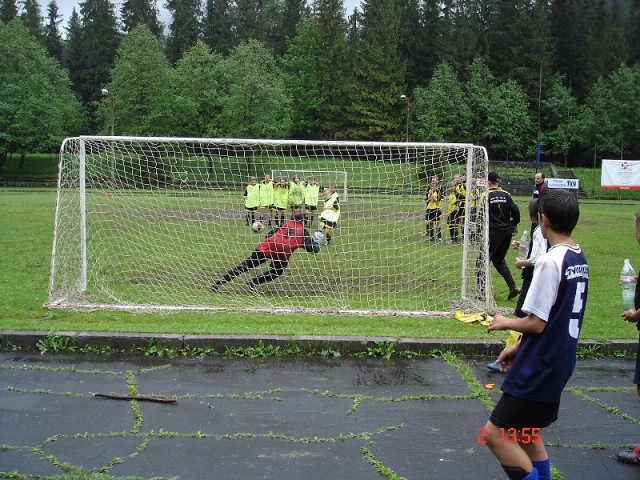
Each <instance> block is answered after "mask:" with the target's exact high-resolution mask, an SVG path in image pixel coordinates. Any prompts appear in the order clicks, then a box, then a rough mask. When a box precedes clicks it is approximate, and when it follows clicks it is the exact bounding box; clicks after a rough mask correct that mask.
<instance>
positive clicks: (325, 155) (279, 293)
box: [45, 136, 495, 316]
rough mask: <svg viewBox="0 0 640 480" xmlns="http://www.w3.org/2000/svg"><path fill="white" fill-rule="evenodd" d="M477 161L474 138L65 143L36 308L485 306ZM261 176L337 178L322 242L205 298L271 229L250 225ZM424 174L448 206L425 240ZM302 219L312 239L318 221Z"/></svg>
mask: <svg viewBox="0 0 640 480" xmlns="http://www.w3.org/2000/svg"><path fill="white" fill-rule="evenodd" d="M487 169H488V158H487V153H486V150H485V149H484V148H482V147H479V146H475V145H472V144H444V143H406V142H346V141H345V142H331V141H327V142H323V141H303V140H254V139H197V138H164V137H158V138H148V137H111V136H81V137H74V138H68V139H66V140H65V141H64V142H63V144H62V146H61V150H60V162H59V173H58V191H57V202H56V215H55V224H54V241H53V252H52V260H51V275H50V280H49V294H48V300H47V302H46V304H45V306H47V307H50V308H67V309H79V310H82V309H110V310H127V311H160V310H227V311H259V312H311V313H323V314H327V313H332V314H366V315H390V316H391V315H421V316H442V315H450V314H451V313H452V312H453V311H455V310H456V309H474V310H476V311H481V310H486V309H488V308H490V307H492V306H494V305H495V304H494V302H493V295H492V291H491V276H490V270H489V262H488V258H487V255H486V251H487V239H488V225H487V221H486V218H481V217H484V216H486V213H483V212H484V209H480V208H479V207H480V206H479V205H478V201H480V199H481V198H484V197H483V196H481V193H482V191H485V190H486V177H487V173H488V172H487ZM265 172H267V173H268V172H270V173H271V175H272V177H273V178H274V180H275V179H276V177H277V176H287V177H292V176H293V175H294V174H297V175H299V176H300V177H301V180H302V181H303V182H306V180H307V179H308V177H310V176H314V177H316V180H317V182H318V183H319V184H320V185H322V186H326V184H328V183H335V184H336V185H337V186H338V189H337V193H338V198H339V205H340V218H339V220H338V222H337V225H336V226H335V229H334V231H333V236H332V239H331V243H330V244H327V243H326V238H325V239H323V240H322V242H321V247H320V251H319V252H318V253H307V252H306V251H305V250H304V249H303V248H300V249H299V250H297V251H296V252H294V253H293V255H292V256H291V259H290V262H289V264H288V266H287V268H286V269H285V270H284V273H283V274H282V275H280V276H279V277H277V278H276V279H275V280H274V281H270V282H267V283H264V284H261V285H259V286H258V288H256V289H252V288H248V286H247V282H248V281H249V280H250V279H252V278H253V277H255V276H257V275H261V274H263V273H265V272H266V271H267V270H268V269H269V262H266V263H264V264H262V265H259V266H257V267H256V268H253V269H251V270H249V271H248V272H244V273H242V275H239V276H238V277H237V278H234V279H233V281H230V282H228V283H225V284H224V285H221V286H220V287H219V288H217V289H216V288H214V291H212V289H211V286H212V284H213V283H214V282H215V281H216V280H217V279H220V278H222V276H223V275H224V274H225V272H227V271H228V270H230V269H232V268H233V267H236V266H237V265H239V264H240V263H241V262H242V261H243V260H245V259H247V258H248V257H250V256H251V255H252V252H253V251H254V250H255V249H256V246H257V245H258V244H259V243H260V242H261V241H262V240H263V239H264V237H265V235H266V234H267V232H268V231H269V230H271V228H272V227H269V226H267V228H266V229H265V231H263V232H261V233H255V232H254V231H253V230H252V229H251V228H250V226H248V225H247V223H251V222H250V220H251V216H250V215H251V211H249V215H248V214H247V209H246V208H245V200H246V199H247V198H248V197H245V189H246V188H247V185H248V184H249V179H250V177H253V176H255V177H257V179H258V182H260V181H261V180H262V177H263V176H264V174H265ZM464 175H466V181H465V180H464ZM432 178H437V181H438V184H439V188H438V195H439V196H440V198H441V199H442V202H443V204H442V206H443V212H442V214H441V215H439V216H437V220H435V221H432V222H430V224H431V226H432V227H433V228H435V229H436V230H437V232H439V235H437V234H434V235H432V238H429V235H428V232H429V230H428V229H427V225H428V222H427V221H426V213H425V205H426V202H425V199H426V192H427V191H428V189H429V184H430V181H431V179H432ZM461 178H462V179H463V180H461V182H462V187H464V190H466V192H467V197H466V209H465V215H462V216H460V217H459V218H458V219H457V220H456V221H455V222H453V225H452V224H451V222H450V218H448V217H449V215H448V209H449V201H448V193H449V190H448V188H449V187H448V186H449V184H450V183H451V182H454V181H456V179H461ZM458 183H460V181H458ZM462 187H461V188H462ZM347 194H348V199H349V201H348V202H345V201H344V200H345V199H346V197H347ZM322 203H323V199H322V197H321V198H320V200H319V205H318V210H319V211H322V206H323V205H322ZM250 210H251V209H250ZM259 212H260V207H258V208H257V209H256V210H255V214H256V215H258V214H259ZM287 214H290V211H287ZM306 227H307V229H308V232H309V233H310V234H313V233H314V231H315V230H316V229H317V228H318V218H317V216H316V217H315V219H314V223H313V224H312V225H307V226H306ZM454 227H455V228H454ZM450 230H451V231H452V232H453V230H455V231H456V232H458V236H457V237H456V238H457V239H458V240H459V241H453V240H454V237H452V235H453V233H451V234H450ZM434 231H435V230H434ZM478 309H480V310H478Z"/></svg>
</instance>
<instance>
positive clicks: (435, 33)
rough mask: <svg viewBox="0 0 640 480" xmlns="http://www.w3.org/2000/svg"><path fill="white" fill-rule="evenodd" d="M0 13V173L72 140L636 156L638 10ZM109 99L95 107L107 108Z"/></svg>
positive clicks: (573, 159)
mask: <svg viewBox="0 0 640 480" xmlns="http://www.w3.org/2000/svg"><path fill="white" fill-rule="evenodd" d="M79 7H80V11H79V12H78V11H76V10H75V9H74V10H73V13H72V15H71V18H70V19H69V20H68V22H67V23H66V26H65V27H64V30H65V35H64V37H63V35H62V29H61V23H62V20H61V18H60V15H59V13H58V7H57V4H56V2H55V0H52V1H51V2H50V3H49V4H48V5H47V15H46V17H42V15H41V12H40V6H39V4H38V2H37V0H24V2H22V3H21V8H20V9H19V8H18V6H17V3H16V0H0V49H1V51H0V85H1V86H0V168H1V167H2V162H3V159H4V160H6V158H7V156H8V155H11V154H13V153H18V154H24V153H27V152H37V151H51V150H55V149H56V148H57V147H58V146H59V144H60V142H61V141H62V139H63V138H64V137H66V136H72V135H77V134H87V133H105V134H107V133H110V131H111V130H110V127H111V122H112V115H111V112H112V111H113V113H114V115H113V125H114V132H115V133H116V134H122V135H145V136H190V137H200V136H207V137H212V136H214V137H217V136H223V137H227V136H232V137H254V138H256V137H263V138H306V139H345V140H347V139H348V140H395V141H399V140H400V141H404V140H406V139H409V140H411V141H438V142H440V141H445V142H465V143H468V142H473V143H477V144H479V145H483V146H486V147H487V149H488V151H489V154H490V158H492V159H494V160H515V161H532V160H533V158H534V157H535V154H536V146H537V145H538V144H539V145H540V146H541V147H540V148H541V151H542V157H543V159H544V161H555V162H563V163H564V164H565V165H572V166H579V165H591V164H592V163H593V159H594V158H596V157H598V158H611V157H613V158H639V157H640V129H639V128H638V125H640V118H639V117H640V0H627V1H622V0H608V1H605V0H509V1H506V0H493V1H489V0H464V1H463V0H444V1H436V0H363V1H362V3H361V4H360V7H359V8H357V9H355V10H354V11H353V12H352V13H351V14H349V15H348V16H345V11H344V4H343V1H342V0H314V1H313V2H312V3H310V4H307V3H306V1H305V0H167V3H166V8H167V9H168V11H169V12H170V14H171V21H170V23H169V25H167V26H164V25H162V24H161V23H160V22H159V20H158V10H157V8H156V6H155V2H153V1H152V0H126V1H125V2H124V3H122V6H121V8H120V10H119V11H116V8H115V6H114V4H113V3H111V2H109V0H86V1H84V2H81V3H80V4H79ZM104 90H106V92H108V93H107V95H106V96H105V95H104V94H103V91H104Z"/></svg>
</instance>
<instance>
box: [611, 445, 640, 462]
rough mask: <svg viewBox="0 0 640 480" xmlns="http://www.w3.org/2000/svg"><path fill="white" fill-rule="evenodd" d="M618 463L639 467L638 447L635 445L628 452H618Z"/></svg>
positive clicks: (639, 449) (639, 454) (639, 455)
mask: <svg viewBox="0 0 640 480" xmlns="http://www.w3.org/2000/svg"><path fill="white" fill-rule="evenodd" d="M617 457H618V461H620V462H624V463H629V464H631V465H640V445H636V446H635V448H634V449H633V450H631V451H630V452H619V453H618V455H617Z"/></svg>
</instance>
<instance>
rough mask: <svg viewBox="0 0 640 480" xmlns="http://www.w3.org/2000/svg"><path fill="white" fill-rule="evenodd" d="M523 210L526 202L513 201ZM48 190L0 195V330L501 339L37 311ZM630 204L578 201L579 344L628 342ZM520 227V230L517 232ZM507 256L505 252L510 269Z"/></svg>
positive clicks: (411, 324) (325, 318)
mask: <svg viewBox="0 0 640 480" xmlns="http://www.w3.org/2000/svg"><path fill="white" fill-rule="evenodd" d="M516 200H517V201H518V203H519V205H520V207H521V209H522V210H523V211H524V210H525V206H526V203H527V201H528V199H527V198H517V199H516ZM54 209H55V192H54V191H53V190H44V189H41V190H35V191H34V190H19V189H2V190H0V216H1V217H2V219H3V221H2V223H1V225H2V227H1V229H2V230H1V231H2V236H1V242H2V247H1V249H0V250H1V251H2V254H1V263H0V291H1V292H2V302H0V328H2V329H19V330H44V331H58V332H59V331H68V330H86V331H114V332H153V333H182V334H256V335H260V334H262V335H270V334H280V335H353V336H360V335H362V336H384V337H419V338H443V337H445V338H502V334H500V333H494V334H488V333H487V332H486V331H485V329H484V328H483V327H480V326H476V325H466V324H463V323H460V322H458V321H456V320H454V319H452V318H451V319H449V318H433V319H428V318H413V317H406V318H405V317H395V316H390V317H350V316H330V315H301V314H288V315H285V314H278V315H267V314H255V313H254V314H244V313H173V314H163V315H158V314H155V315H152V314H129V313H121V312H112V311H100V312H88V313H80V312H71V311H65V310H48V309H45V308H43V307H42V305H43V303H44V302H45V300H46V297H47V286H48V277H49V267H50V260H51V245H52V234H53V218H54ZM638 209H639V207H638V205H637V203H636V204H634V203H632V202H600V201H582V202H581V219H580V222H579V224H578V227H577V229H576V231H575V235H574V238H575V240H576V241H577V242H579V243H580V244H581V245H582V247H583V248H584V250H585V252H586V255H587V258H588V260H589V263H590V272H591V277H590V288H589V300H588V303H587V310H586V319H585V324H584V328H583V333H582V338H583V339H597V340H607V339H616V338H635V337H636V336H637V331H636V330H635V328H633V327H632V326H630V325H629V324H626V323H624V322H622V321H621V320H620V319H619V314H620V310H621V293H620V287H619V285H618V275H619V271H620V268H621V266H622V261H623V259H624V258H630V259H631V260H632V263H635V266H636V268H638V267H640V264H639V263H638V261H637V260H636V261H635V262H634V259H638V258H639V257H640V255H639V253H640V250H639V248H640V247H638V245H637V244H636V242H635V238H634V235H633V213H634V211H636V210H638ZM522 225H526V224H524V223H523V224H521V229H523V228H524V226H522ZM514 255H515V253H514V252H510V253H509V257H508V261H509V262H510V263H511V262H512V260H513V258H514ZM495 277H496V275H494V284H495V292H496V299H497V302H498V304H499V305H500V306H505V307H511V306H513V304H514V303H513V302H507V301H506V300H505V297H506V287H505V286H504V283H503V282H502V279H500V278H498V279H496V278H495Z"/></svg>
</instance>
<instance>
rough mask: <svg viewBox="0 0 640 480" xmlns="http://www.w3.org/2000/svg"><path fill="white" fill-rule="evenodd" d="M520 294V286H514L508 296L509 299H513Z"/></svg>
mask: <svg viewBox="0 0 640 480" xmlns="http://www.w3.org/2000/svg"><path fill="white" fill-rule="evenodd" d="M518 295H520V289H519V288H518V287H516V288H512V289H511V290H509V295H508V296H507V300H511V299H512V298H515V297H517V296H518Z"/></svg>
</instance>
